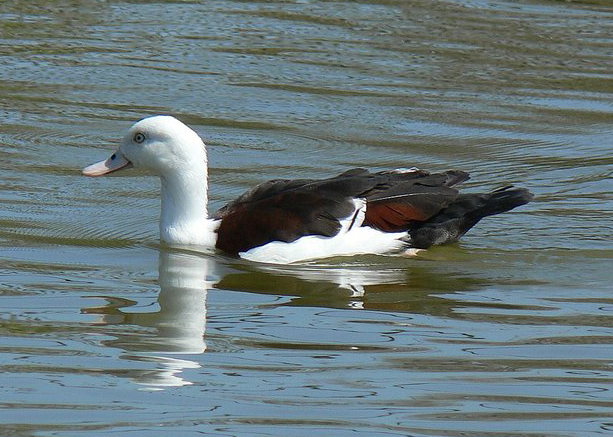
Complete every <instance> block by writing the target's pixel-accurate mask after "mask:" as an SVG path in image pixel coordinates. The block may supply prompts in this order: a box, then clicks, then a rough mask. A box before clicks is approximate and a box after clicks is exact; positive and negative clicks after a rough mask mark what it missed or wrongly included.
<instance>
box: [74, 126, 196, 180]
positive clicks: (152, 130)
mask: <svg viewBox="0 0 613 437" xmlns="http://www.w3.org/2000/svg"><path fill="white" fill-rule="evenodd" d="M206 164H207V160H206V150H205V147H204V143H203V142H202V140H201V139H200V137H199V136H198V134H197V133H196V132H194V131H193V130H192V129H190V128H189V127H187V126H186V125H184V124H183V123H181V122H180V121H179V120H177V119H176V118H174V117H171V116H169V115H156V116H153V117H148V118H144V119H142V120H140V121H139V122H137V123H135V124H134V125H132V127H131V128H130V129H128V131H127V132H126V134H125V136H124V138H123V141H122V143H121V145H120V146H119V149H117V150H116V151H115V153H113V154H112V155H111V156H110V157H109V158H108V159H107V160H106V161H102V162H99V163H96V164H92V165H90V166H89V167H86V168H84V169H83V174H84V175H85V176H102V175H105V174H108V173H111V172H114V171H117V170H120V169H122V168H127V167H130V165H132V166H134V167H136V168H143V169H146V170H149V171H151V172H153V173H154V174H157V175H160V176H170V175H172V174H173V173H176V172H184V171H189V170H190V169H192V168H193V169H197V171H203V169H204V171H205V172H206Z"/></svg>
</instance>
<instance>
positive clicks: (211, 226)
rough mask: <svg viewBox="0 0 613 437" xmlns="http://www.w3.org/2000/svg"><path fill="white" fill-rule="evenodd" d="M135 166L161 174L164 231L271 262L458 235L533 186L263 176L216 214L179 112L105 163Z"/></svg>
mask: <svg viewBox="0 0 613 437" xmlns="http://www.w3.org/2000/svg"><path fill="white" fill-rule="evenodd" d="M129 167H135V168H142V169H146V170H149V171H150V172H152V173H153V174H156V175H158V176H159V177H160V180H161V197H162V204H161V214H160V238H161V240H162V241H163V242H164V243H166V244H168V245H172V246H190V247H194V248H196V249H212V248H215V249H218V250H220V251H222V252H225V253H226V254H229V255H233V256H238V257H241V258H245V259H249V260H253V261H259V262H267V263H280V264H285V263H293V262H299V261H306V260H313V259H318V258H326V257H333V256H350V255H359V254H382V255H403V254H407V253H413V252H414V251H415V249H427V248H429V247H431V246H434V245H440V244H446V243H451V242H454V241H457V240H458V239H459V238H460V237H462V236H463V235H464V234H465V233H466V232H467V231H468V230H469V229H470V228H472V227H473V226H474V225H476V224H477V223H478V222H479V221H480V220H481V219H482V218H484V217H487V216H490V215H494V214H500V213H502V212H505V211H509V210H511V209H513V208H515V207H517V206H520V205H523V204H525V203H528V202H529V201H530V199H531V198H532V194H531V193H530V192H529V191H528V190H526V189H524V188H512V187H504V188H500V189H498V190H495V191H492V192H489V193H460V192H459V191H458V190H457V189H456V188H455V187H456V185H458V184H459V183H461V182H463V181H465V180H467V179H468V178H469V175H468V173H466V172H463V171H459V170H449V171H445V172H442V173H429V172H427V171H424V170H419V169H416V168H410V169H397V170H390V171H380V172H376V173H371V172H369V171H368V170H365V169H363V168H354V169H350V170H347V171H346V172H344V173H342V174H340V175H338V176H334V177H331V178H328V179H295V180H289V179H275V180H271V181H268V182H264V183H261V184H259V185H257V186H255V187H253V188H252V189H251V190H249V191H247V192H246V193H244V194H243V195H241V196H240V197H238V198H237V199H235V200H233V201H232V202H230V203H228V204H227V205H226V206H224V207H223V208H221V209H220V210H219V211H217V212H215V213H214V214H211V215H209V214H208V210H207V202H208V177H207V173H208V162H207V154H206V147H205V145H204V143H203V141H202V139H201V138H200V137H199V136H198V134H197V133H196V132H194V131H193V130H192V129H190V128H189V127H188V126H186V125H185V124H183V123H182V122H180V121H179V120H177V119H176V118H174V117H171V116H166V115H159V116H154V117H149V118H145V119H143V120H140V121H139V122H137V123H135V124H134V125H133V126H132V127H131V128H130V129H128V131H127V133H126V134H125V136H124V138H123V141H122V142H121V145H120V146H119V148H118V149H117V150H116V151H115V152H114V153H113V154H112V155H111V156H110V157H109V158H108V159H107V160H105V161H102V162H99V163H97V164H92V165H90V166H89V167H86V168H84V169H83V174H84V175H86V176H102V175H105V174H108V173H112V172H115V171H118V170H122V169H126V168H129Z"/></svg>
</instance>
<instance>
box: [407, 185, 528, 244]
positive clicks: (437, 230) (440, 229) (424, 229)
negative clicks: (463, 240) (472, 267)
mask: <svg viewBox="0 0 613 437" xmlns="http://www.w3.org/2000/svg"><path fill="white" fill-rule="evenodd" d="M533 197H534V196H533V194H532V193H530V191H528V190H527V189H525V188H513V187H512V186H508V187H503V188H499V189H497V190H494V191H492V192H490V193H485V194H460V195H459V196H458V197H457V199H456V200H455V201H454V202H453V203H452V204H451V205H449V206H448V207H447V208H445V209H443V210H442V211H441V212H439V213H438V214H436V215H435V216H434V217H432V218H431V219H430V220H428V221H426V222H425V223H424V224H423V225H422V226H420V227H418V228H416V229H413V230H411V231H410V232H409V236H410V244H411V246H412V247H414V248H418V249H426V248H428V247H430V246H433V245H438V244H445V243H452V242H454V241H457V240H458V239H459V238H460V237H462V236H463V235H464V234H465V233H466V232H467V231H468V230H469V229H470V228H472V227H473V226H475V225H476V224H477V223H479V221H480V220H481V219H482V218H483V217H487V216H490V215H495V214H500V213H503V212H506V211H509V210H511V209H513V208H516V207H518V206H521V205H524V204H526V203H528V202H530V200H532V198H533Z"/></svg>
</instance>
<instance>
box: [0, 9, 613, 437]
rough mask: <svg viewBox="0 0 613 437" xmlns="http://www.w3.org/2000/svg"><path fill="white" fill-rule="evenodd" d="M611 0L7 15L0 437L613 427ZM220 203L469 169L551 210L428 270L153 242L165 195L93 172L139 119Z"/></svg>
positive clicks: (142, 182) (434, 255)
mask: <svg viewBox="0 0 613 437" xmlns="http://www.w3.org/2000/svg"><path fill="white" fill-rule="evenodd" d="M611 65H613V5H611V4H610V3H609V2H605V1H584V2H580V1H570V2H562V1H545V0H542V1H519V2H516V1H513V2H511V1H502V0H501V1H485V0H483V1H481V0H472V1H468V0H467V1H443V0H428V1H425V0H423V1H420V0H416V1H393V0H392V1H383V0H380V1H358V2H350V1H347V2H340V1H314V0H313V1H308V0H305V1H279V2H263V1H252V2H251V1H229V0H224V1H210V2H202V3H200V2H190V1H161V2H156V3H150V2H142V1H127V2H118V1H114V0H108V1H84V0H83V1H79V0H56V1H52V2H50V1H43V0H35V1H21V0H14V1H8V2H2V3H0V371H1V373H0V390H1V393H2V396H1V397H0V435H2V436H14V437H29V436H37V437H39V436H45V437H46V436H55V437H58V436H60V437H68V436H75V437H83V436H87V437H95V436H100V437H102V436H109V435H117V436H122V437H137V436H148V437H149V436H155V437H157V436H159V437H162V436H164V437H166V436H171V435H172V436H182V437H192V436H194V437H195V436H202V435H207V436H208V435H214V436H240V437H246V436H249V437H251V436H279V437H281V436H283V437H285V436H292V437H300V436H314V435H316V436H321V437H328V436H329V437H345V436H347V437H349V436H351V437H357V436H364V437H373V436H376V437H379V436H381V437H384V436H424V437H425V436H496V437H517V436H530V437H536V436H582V437H583V436H597V435H608V434H610V433H611V431H612V430H613V396H612V395H611V390H612V389H613V364H612V363H613V348H612V347H611V346H612V344H613V314H612V312H613V294H612V293H611V291H612V290H613V287H612V286H611V282H612V280H613V272H612V270H611V268H612V267H611V266H612V265H613V243H612V241H611V240H612V235H613V215H612V212H611V211H612V210H613V181H612V179H613V177H612V174H613V170H612V169H613V139H612V138H613V127H612V124H611V121H612V120H613V72H612V69H611ZM159 113H167V114H173V115H175V116H177V117H179V118H180V119H181V120H183V121H184V122H186V123H188V124H189V125H190V126H192V127H193V128H194V129H195V130H196V131H198V132H199V133H200V134H201V136H202V137H203V138H204V139H205V142H206V143H207V145H208V152H209V163H210V165H211V174H210V179H211V193H210V195H211V203H212V205H211V209H213V210H214V209H216V208H218V207H220V206H222V205H223V204H225V203H226V202H227V201H229V200H231V199H233V198H234V197H236V196H238V195H239V194H240V193H242V192H243V191H244V190H246V189H248V188H249V187H251V186H252V185H253V184H256V183H259V182H262V181H265V180H267V179H271V178H278V177H282V178H289V177H325V176H330V175H333V174H337V173H340V172H341V171H343V170H345V169H347V168H349V167H353V166H363V167H368V168H370V169H372V170H382V169H388V168H396V167H410V166H418V167H422V168H425V169H430V170H445V169H449V168H458V169H462V170H466V171H469V172H471V174H472V179H471V181H469V182H468V183H466V184H465V186H466V189H467V190H488V189H493V188H496V187H499V186H502V185H507V184H516V185H520V186H525V187H528V188H529V189H530V190H531V191H533V192H534V193H535V194H536V198H535V200H534V202H532V203H531V204H529V205H527V206H525V207H522V208H520V209H517V210H515V211H513V212H512V213H509V214H505V215H502V216H497V217H493V218H490V219H487V220H484V221H483V222H482V223H480V224H479V226H478V227H477V228H475V229H473V230H472V231H471V232H470V233H469V234H468V235H467V236H466V237H465V238H464V239H463V240H462V242H461V243H459V244H456V245H452V246H448V247H441V248H437V249H434V250H431V251H428V252H427V253H425V254H422V255H420V256H419V257H418V258H417V259H403V258H392V257H359V258H354V259H351V260H340V259H335V260H324V261H321V262H318V263H311V264H309V265H302V266H286V267H271V266H262V265H255V264H251V263H247V262H242V261H238V260H234V259H230V258H226V257H224V256H221V255H211V254H209V255H204V254H198V253H193V252H180V251H172V250H168V249H164V248H160V247H159V245H158V235H157V233H158V231H157V224H158V214H159V197H158V190H159V186H158V181H157V180H156V179H155V178H152V177H147V176H146V175H144V174H142V173H139V172H137V171H135V170H130V171H126V172H124V173H120V174H119V175H117V176H110V177H108V178H100V179H95V180H94V179H89V178H84V177H82V176H81V175H80V168H82V167H84V166H85V165H87V164H90V163H92V162H95V161H98V160H100V159H103V158H105V157H106V156H107V155H108V154H109V153H110V152H111V151H112V149H113V148H114V147H116V145H117V143H118V141H119V138H120V137H121V136H122V134H123V131H124V130H125V129H126V128H127V127H129V126H130V125H131V124H132V123H133V122H134V121H136V120H138V119H140V118H142V117H144V116H147V115H151V114H159Z"/></svg>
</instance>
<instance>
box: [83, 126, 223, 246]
mask: <svg viewBox="0 0 613 437" xmlns="http://www.w3.org/2000/svg"><path fill="white" fill-rule="evenodd" d="M130 166H134V167H137V168H143V169H146V170H149V171H151V172H153V173H154V174H156V175H158V176H160V178H161V180H162V211H161V216H160V236H161V238H162V240H164V241H166V242H167V243H171V244H180V245H192V244H197V245H204V246H212V245H213V244H214V241H215V233H214V229H213V227H212V225H210V226H209V223H208V221H207V211H206V206H207V159H206V150H205V147H204V143H203V142H202V140H201V139H200V137H199V136H198V134H197V133H196V132H194V131H193V130H191V129H190V128H189V127H187V126H186V125H184V124H183V123H181V122H180V121H179V120H177V119H176V118H174V117H170V116H167V115H157V116H155V117H149V118H145V119H143V120H141V121H139V122H137V123H135V124H134V125H133V126H132V127H131V128H130V129H128V132H127V133H126V135H125V136H124V138H123V141H122V142H121V145H120V146H119V148H118V149H117V150H116V151H115V153H113V154H112V155H111V156H110V157H109V158H108V159H107V160H106V161H101V162H98V163H96V164H92V165H90V166H89V167H85V168H84V169H83V174H84V175H85V176H102V175H105V174H108V173H112V172H114V171H117V170H121V169H123V168H128V167H130Z"/></svg>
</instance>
